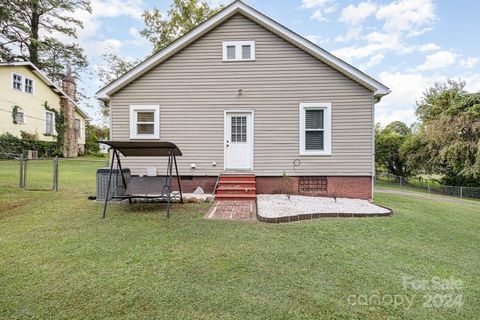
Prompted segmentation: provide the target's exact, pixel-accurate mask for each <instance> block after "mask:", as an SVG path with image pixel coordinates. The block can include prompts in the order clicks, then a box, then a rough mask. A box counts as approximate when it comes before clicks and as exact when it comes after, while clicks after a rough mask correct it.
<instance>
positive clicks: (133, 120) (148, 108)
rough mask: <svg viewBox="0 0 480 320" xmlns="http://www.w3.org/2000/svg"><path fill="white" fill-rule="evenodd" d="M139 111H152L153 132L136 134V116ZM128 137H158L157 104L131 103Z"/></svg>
mask: <svg viewBox="0 0 480 320" xmlns="http://www.w3.org/2000/svg"><path fill="white" fill-rule="evenodd" d="M139 111H146V112H151V111H154V118H153V120H154V126H153V128H154V132H153V134H137V121H136V119H137V117H136V113H137V112H139ZM130 139H160V106H159V105H131V106H130Z"/></svg>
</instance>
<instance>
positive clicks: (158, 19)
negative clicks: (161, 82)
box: [140, 0, 220, 51]
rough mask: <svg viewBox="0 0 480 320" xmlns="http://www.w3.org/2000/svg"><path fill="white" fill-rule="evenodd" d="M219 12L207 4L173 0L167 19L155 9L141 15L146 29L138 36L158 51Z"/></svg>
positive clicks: (193, 0) (195, 1)
mask: <svg viewBox="0 0 480 320" xmlns="http://www.w3.org/2000/svg"><path fill="white" fill-rule="evenodd" d="M219 10H220V8H217V9H212V8H210V6H209V5H208V3H207V2H201V1H198V0H173V3H172V5H171V6H170V9H169V10H168V12H167V17H164V16H163V15H162V13H161V11H160V10H159V9H157V8H153V9H152V11H145V12H144V13H143V15H142V17H143V20H144V22H145V25H146V27H145V29H143V30H142V31H141V32H140V34H141V35H142V36H144V37H145V38H146V39H148V40H149V41H150V42H151V43H152V44H153V50H154V51H158V50H161V49H163V48H164V47H166V46H167V45H168V44H170V43H171V42H173V41H174V40H176V39H177V38H179V37H181V36H183V35H184V34H185V33H187V32H188V31H190V30H192V29H193V28H195V27H196V26H197V25H199V24H200V23H202V22H203V21H205V20H207V19H208V18H210V17H211V16H212V15H214V14H215V13H216V12H218V11H219Z"/></svg>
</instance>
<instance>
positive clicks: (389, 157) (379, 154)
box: [375, 121, 412, 176]
mask: <svg viewBox="0 0 480 320" xmlns="http://www.w3.org/2000/svg"><path fill="white" fill-rule="evenodd" d="M411 135H412V130H411V128H409V127H408V126H407V125H406V124H405V123H403V122H400V121H394V122H392V123H390V124H388V125H387V126H386V127H385V128H383V129H382V128H381V127H380V125H378V124H377V126H376V128H375V160H376V163H377V168H378V169H383V170H386V171H387V172H389V173H391V174H394V175H398V176H408V175H410V174H411V173H412V170H411V169H410V167H409V166H408V165H407V153H405V151H404V150H403V149H402V147H403V145H404V144H405V142H406V141H407V140H408V139H409V138H410V137H411Z"/></svg>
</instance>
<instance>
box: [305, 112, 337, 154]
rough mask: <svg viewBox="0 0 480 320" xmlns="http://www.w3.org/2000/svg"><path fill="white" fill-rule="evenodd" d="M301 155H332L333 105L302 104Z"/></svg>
mask: <svg viewBox="0 0 480 320" xmlns="http://www.w3.org/2000/svg"><path fill="white" fill-rule="evenodd" d="M299 119H300V134H299V135H300V154H301V155H330V154H331V122H332V120H331V104H330V103H301V104H300V115H299Z"/></svg>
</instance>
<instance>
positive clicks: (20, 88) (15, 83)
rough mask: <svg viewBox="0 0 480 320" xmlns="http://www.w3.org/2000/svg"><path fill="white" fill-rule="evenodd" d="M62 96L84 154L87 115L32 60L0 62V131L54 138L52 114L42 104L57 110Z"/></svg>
mask: <svg viewBox="0 0 480 320" xmlns="http://www.w3.org/2000/svg"><path fill="white" fill-rule="evenodd" d="M73 85H74V84H73ZM62 99H63V100H66V102H67V104H68V105H70V106H72V107H73V108H74V123H73V128H74V130H75V138H76V143H77V148H78V153H79V154H83V152H84V151H85V124H86V120H88V115H87V114H86V113H85V112H84V111H82V110H81V109H80V108H79V107H78V105H77V104H76V103H75V102H74V100H73V99H72V98H71V97H70V96H68V95H67V94H66V93H65V92H64V91H63V90H62V89H60V88H59V87H58V86H56V85H55V84H54V83H53V82H52V81H51V80H49V79H48V78H47V77H46V76H45V75H44V74H43V72H41V71H40V70H39V69H38V68H37V67H35V66H34V65H33V64H32V63H30V62H11V63H0V134H3V133H10V134H12V135H14V136H16V137H19V138H21V137H22V132H24V133H27V134H29V135H34V136H35V137H36V138H37V139H38V140H42V141H55V140H56V135H57V132H56V130H55V114H54V113H53V112H52V111H49V110H47V108H46V107H45V105H47V106H48V108H50V109H52V108H53V109H55V110H58V111H60V109H61V106H62V102H61V101H62Z"/></svg>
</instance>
